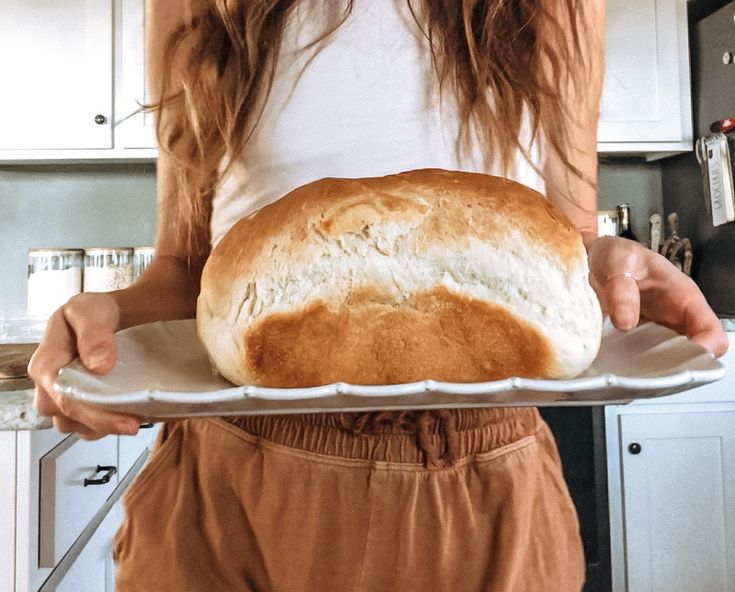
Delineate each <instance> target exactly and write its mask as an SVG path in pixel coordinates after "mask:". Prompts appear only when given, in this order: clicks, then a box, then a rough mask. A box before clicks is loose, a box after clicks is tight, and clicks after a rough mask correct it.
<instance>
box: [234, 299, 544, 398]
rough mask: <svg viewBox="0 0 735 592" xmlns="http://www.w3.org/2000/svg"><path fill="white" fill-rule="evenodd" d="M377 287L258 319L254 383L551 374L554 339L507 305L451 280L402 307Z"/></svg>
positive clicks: (248, 343)
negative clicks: (462, 289)
mask: <svg viewBox="0 0 735 592" xmlns="http://www.w3.org/2000/svg"><path fill="white" fill-rule="evenodd" d="M371 292H372V291H371V290H369V289H365V288H363V289H361V290H360V293H356V294H353V295H352V297H351V299H350V300H351V302H347V303H346V304H345V305H344V306H343V307H341V308H340V309H338V310H331V309H330V308H329V307H328V306H326V305H325V304H324V303H323V302H314V303H312V304H310V305H309V306H307V307H306V308H304V309H303V310H299V311H295V312H290V313H280V314H270V315H268V316H267V317H266V318H265V319H264V320H263V321H261V322H260V323H257V324H256V325H255V326H253V327H251V328H250V329H249V330H248V331H247V333H246V334H245V335H243V341H244V344H243V345H244V347H243V351H245V352H246V354H245V355H246V358H247V359H246V360H243V363H244V364H245V365H246V366H247V367H248V368H250V369H251V371H252V373H253V381H252V383H253V384H257V385H261V386H270V387H307V386H316V385H321V384H329V383H332V382H339V381H344V382H350V383H353V384H396V383H403V382H411V381H417V380H424V379H427V378H431V379H435V380H443V381H450V382H480V381H486V380H498V379H503V378H507V377H510V376H524V377H539V376H544V375H545V374H546V373H547V371H548V368H549V365H550V364H551V351H550V346H549V343H548V341H547V340H546V339H545V338H544V337H543V336H541V335H540V334H539V333H538V331H537V330H536V329H534V328H533V327H531V326H530V325H529V324H527V323H525V322H524V321H523V320H521V319H519V318H517V317H515V316H513V315H512V314H510V313H509V312H507V311H506V310H505V309H504V308H502V307H500V306H495V305H491V304H488V303H486V302H482V301H479V300H475V299H470V298H467V297H465V296H461V295H459V294H455V293H453V292H451V291H449V290H448V289H446V288H444V287H437V288H434V289H432V290H429V291H426V292H423V293H420V294H417V295H415V296H414V298H412V299H411V300H409V301H407V302H405V303H403V304H400V305H397V306H396V305H391V304H386V303H381V300H382V298H381V294H379V293H377V294H372V293H371ZM354 304H357V305H358V306H353V305H354Z"/></svg>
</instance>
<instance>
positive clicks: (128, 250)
mask: <svg viewBox="0 0 735 592" xmlns="http://www.w3.org/2000/svg"><path fill="white" fill-rule="evenodd" d="M84 254H85V255H120V254H123V255H132V254H133V247H90V248H89V249H84Z"/></svg>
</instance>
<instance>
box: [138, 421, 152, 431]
mask: <svg viewBox="0 0 735 592" xmlns="http://www.w3.org/2000/svg"><path fill="white" fill-rule="evenodd" d="M154 425H156V424H154V423H153V422H151V421H149V422H147V423H142V424H140V425H139V426H138V427H139V428H140V429H141V430H149V429H151V428H152V427H153V426H154Z"/></svg>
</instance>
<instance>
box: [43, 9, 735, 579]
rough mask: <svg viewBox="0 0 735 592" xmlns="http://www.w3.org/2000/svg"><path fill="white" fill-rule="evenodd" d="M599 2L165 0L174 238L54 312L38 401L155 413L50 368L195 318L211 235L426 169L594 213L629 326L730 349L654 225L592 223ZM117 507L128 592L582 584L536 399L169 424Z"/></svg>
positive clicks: (75, 414) (153, 62)
mask: <svg viewBox="0 0 735 592" xmlns="http://www.w3.org/2000/svg"><path fill="white" fill-rule="evenodd" d="M601 4H602V2H601V1H598V2H582V1H581V0H565V1H559V0H515V1H513V2H511V1H507V0H486V1H472V0H464V1H462V2H460V1H457V2H446V1H444V0H424V1H422V2H419V1H417V0H414V1H413V2H407V1H406V0H370V2H365V1H364V0H358V1H357V2H346V1H345V2H341V1H340V2H337V1H335V2H324V1H317V0H269V1H266V0H232V1H229V2H225V1H224V0H220V1H214V0H212V1H211V2H207V1H205V0H197V1H194V0H179V1H178V2H172V1H171V0H165V1H164V0H157V1H152V2H149V3H148V5H149V15H148V20H147V22H148V29H149V35H150V36H149V40H148V41H149V43H148V49H149V56H150V64H149V74H150V85H151V89H152V90H153V93H154V97H157V98H158V102H157V107H156V112H157V116H158V136H159V143H160V145H161V151H160V156H159V160H158V199H159V207H158V234H157V238H156V249H157V256H156V259H155V261H154V263H153V264H152V266H151V267H150V268H149V269H148V270H147V271H146V273H145V274H144V276H143V277H142V278H141V280H140V281H139V282H138V283H137V284H136V285H134V286H133V287H131V288H129V289H126V290H122V291H118V292H113V293H110V294H83V295H80V296H78V297H75V298H73V299H72V300H70V301H69V303H67V304H66V305H65V306H64V307H62V308H61V309H60V310H59V311H57V312H56V313H55V314H54V315H53V316H52V317H51V319H50V321H49V324H48V329H47V332H46V335H45V337H44V339H43V341H42V343H41V345H40V346H39V348H38V351H37V353H36V354H35V356H34V358H33V360H32V363H31V369H30V370H31V376H32V377H33V378H34V380H35V382H36V385H37V390H36V405H37V407H38V409H39V411H40V412H42V413H44V414H46V415H53V416H54V424H55V425H56V427H57V428H58V429H59V430H61V431H64V432H77V433H79V434H80V435H81V436H82V437H83V438H87V439H95V438H100V437H102V436H104V435H106V434H134V433H135V432H136V431H137V429H138V421H139V420H138V418H136V417H132V416H127V415H119V414H113V413H109V412H106V411H103V410H98V409H95V408H92V407H89V406H86V405H84V404H83V403H81V402H78V401H72V400H68V399H65V398H63V397H60V396H59V395H58V393H56V392H54V390H53V386H52V385H53V380H54V377H55V376H56V372H57V370H58V369H59V368H60V367H62V366H63V365H65V364H66V363H68V362H69V361H70V360H71V359H72V358H73V357H74V356H75V355H76V354H77V353H78V354H79V355H80V357H81V359H82V361H83V362H84V363H85V365H86V366H87V367H88V368H89V369H90V370H92V371H94V372H98V373H105V372H108V371H109V370H110V369H111V368H112V367H113V366H114V365H115V355H116V354H115V341H114V337H113V333H114V331H116V330H118V329H121V328H124V327H129V326H131V325H135V324H140V323H145V322H150V321H155V320H167V319H177V318H187V317H192V316H193V315H194V312H195V298H196V296H197V293H198V284H199V277H200V273H201V268H202V266H203V264H204V262H205V260H206V258H207V255H208V253H209V251H210V249H211V246H212V245H213V244H216V243H217V241H218V240H219V239H220V238H221V237H222V235H223V234H224V233H225V232H226V231H227V230H228V228H229V227H230V226H231V225H232V224H233V223H234V222H235V221H236V220H237V219H239V218H240V217H242V216H245V215H248V214H249V213H251V212H253V211H255V210H256V209H258V208H259V207H261V206H263V205H265V204H266V203H269V202H272V201H274V200H275V199H277V198H278V197H279V196H280V195H283V194H285V193H286V192H287V191H288V190H290V189H292V188H293V187H295V186H298V185H301V184H304V183H306V182H308V181H311V180H314V179H317V178H320V177H325V176H345V177H349V176H374V175H384V174H388V173H392V172H397V171H400V170H408V169H412V168H422V167H429V166H434V167H439V168H450V169H451V168H457V169H468V170H477V171H483V172H491V173H496V174H506V175H508V176H512V177H514V178H516V179H517V180H519V181H520V182H522V183H525V184H527V185H530V186H532V187H535V188H538V189H540V190H544V191H545V192H546V194H547V196H548V198H549V199H550V200H552V201H554V202H555V203H556V205H558V206H559V207H560V208H561V209H562V210H564V211H565V212H566V214H567V215H568V216H569V217H570V219H572V220H573V221H574V223H575V224H576V225H577V227H578V228H579V229H580V231H581V232H582V234H583V236H584V239H585V244H586V245H587V247H588V251H589V259H590V268H591V278H592V282H593V285H594V287H595V289H596V291H597V293H598V295H599V297H600V300H601V302H602V304H603V307H604V309H605V310H606V312H608V313H609V314H610V315H611V317H612V320H613V322H614V324H615V325H616V326H618V327H619V328H623V329H627V328H631V327H633V326H635V325H636V324H637V322H638V320H639V317H640V316H644V317H646V318H650V319H653V320H656V321H658V322H659V323H662V324H665V325H668V326H670V327H673V328H675V329H676V330H678V331H680V332H681V333H684V334H686V335H687V336H689V337H690V338H691V339H694V340H695V341H698V342H699V343H701V344H702V345H704V346H705V347H706V348H708V349H710V350H711V351H712V352H713V353H715V354H716V355H721V354H722V353H723V352H724V350H725V348H726V339H725V335H724V333H723V332H722V330H721V329H720V327H719V324H718V322H717V319H716V317H715V316H714V314H713V313H712V311H711V310H710V309H709V307H708V306H707V304H706V302H705V300H704V298H703V297H702V295H701V293H700V292H699V291H698V290H697V288H696V286H695V285H694V284H693V283H692V282H691V280H689V279H688V278H686V277H685V276H684V275H682V274H681V273H679V272H678V271H677V270H676V269H675V268H674V267H673V266H671V265H670V264H669V263H668V262H666V261H665V259H663V258H662V257H660V256H658V255H656V254H654V253H652V252H650V251H648V250H646V249H644V248H643V247H642V246H640V245H638V244H636V243H633V242H630V241H625V240H623V239H617V238H607V239H599V240H598V239H596V232H595V229H596V219H595V212H596V194H595V180H596V166H597V165H596V161H597V158H596V123H597V112H598V104H599V95H600V89H601V79H602V66H601V62H602V37H603V12H604V10H603V7H602V6H601ZM583 5H584V10H583V9H582V8H583ZM450 440H451V442H452V449H453V458H447V457H446V456H444V455H442V454H441V450H443V449H444V448H445V447H446V446H447V444H448V442H449V441H450ZM125 502H126V509H127V517H126V520H125V523H124V524H123V526H122V528H121V530H120V532H119V533H118V537H117V541H116V561H117V568H118V575H117V583H118V589H119V590H121V591H123V592H129V591H134V590H146V591H148V592H150V591H155V590H161V591H163V590H166V591H170V590H286V591H291V590H320V591H331V590H383V589H385V590H419V589H422V590H462V591H465V590H468V591H474V590H488V591H493V592H511V591H513V592H521V591H523V592H529V591H536V590H538V591H543V592H556V591H558V592H570V591H577V590H580V589H581V587H582V583H583V579H584V561H583V557H582V549H581V543H580V539H579V533H578V525H577V522H576V516H575V513H574V509H573V506H572V504H571V501H570V499H569V496H568V493H567V491H566V486H565V484H564V482H563V477H562V474H561V470H560V465H559V459H558V456H557V454H556V449H555V446H554V443H553V440H552V438H551V436H550V433H549V431H548V428H547V427H546V426H545V424H544V423H543V422H542V421H541V420H540V418H539V416H538V413H537V412H536V410H534V409H486V410H471V411H468V410H444V411H438V412H427V413H373V414H322V415H302V416H281V417H244V418H236V419H229V420H224V419H200V420H185V421H181V422H175V423H169V424H166V425H165V426H164V427H163V429H162V433H161V437H160V438H159V441H158V444H157V447H156V451H155V452H154V454H153V457H152V459H151V460H150V462H149V464H148V466H147V468H146V469H145V470H144V472H143V474H141V476H140V477H139V478H138V479H137V480H136V482H135V483H134V485H133V486H132V488H131V490H130V491H129V492H128V493H127V494H126V498H125Z"/></svg>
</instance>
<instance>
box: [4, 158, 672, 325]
mask: <svg viewBox="0 0 735 592" xmlns="http://www.w3.org/2000/svg"><path fill="white" fill-rule="evenodd" d="M599 201H600V209H608V208H609V209H612V208H614V207H615V205H616V204H618V203H620V202H623V201H630V202H631V203H632V204H633V220H634V224H635V227H634V230H635V232H636V233H637V234H638V236H639V237H640V238H641V239H643V238H646V237H647V236H648V228H647V219H648V216H649V215H650V214H651V213H652V212H654V211H661V207H662V206H661V204H662V199H661V170H660V166H658V164H656V163H644V162H642V161H640V160H610V161H607V162H605V163H603V164H602V165H601V167H600V200H599ZM154 233H155V165H154V164H121V163H118V164H115V163H110V164H81V165H80V164H66V165H34V166H26V165H17V166H7V165H0V314H3V313H4V314H10V315H19V314H23V313H24V311H25V302H26V279H27V277H26V274H27V262H28V257H27V253H28V249H29V248H33V247H91V246H135V245H145V244H151V243H152V241H153V238H154Z"/></svg>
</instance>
